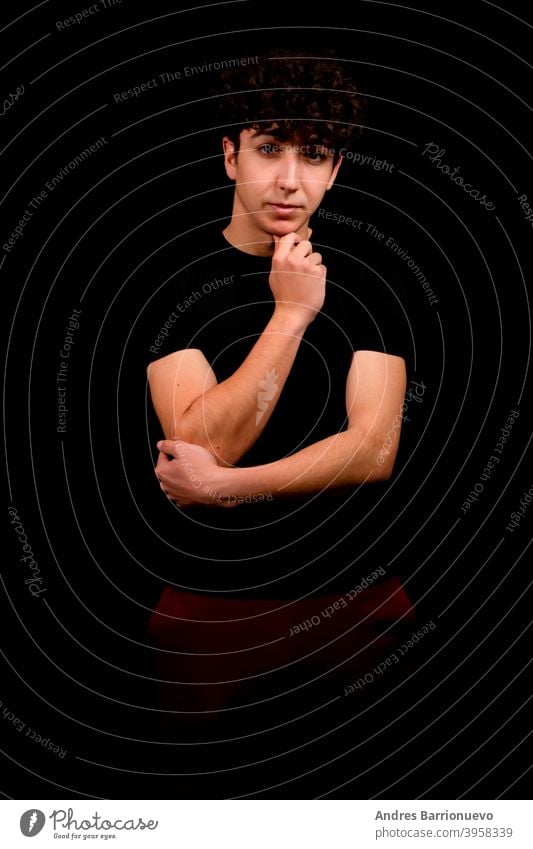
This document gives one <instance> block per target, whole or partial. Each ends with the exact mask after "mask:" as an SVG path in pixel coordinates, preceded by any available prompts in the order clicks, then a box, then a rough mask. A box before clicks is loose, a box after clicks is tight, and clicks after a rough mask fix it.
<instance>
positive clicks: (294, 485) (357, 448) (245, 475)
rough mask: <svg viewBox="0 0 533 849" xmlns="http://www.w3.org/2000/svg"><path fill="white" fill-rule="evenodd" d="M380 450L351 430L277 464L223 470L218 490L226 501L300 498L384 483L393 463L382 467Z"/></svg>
mask: <svg viewBox="0 0 533 849" xmlns="http://www.w3.org/2000/svg"><path fill="white" fill-rule="evenodd" d="M379 450H380V446H379V445H378V444H377V443H376V440H375V438H374V437H373V436H372V434H371V432H366V431H363V430H360V429H358V428H357V427H351V428H350V429H349V430H347V431H344V432H342V433H338V434H335V435H334V436H330V437H328V438H327V439H322V440H320V441H319V442H315V443H314V444H313V445H310V446H308V447H307V448H304V449H302V450H301V451H298V452H297V453H296V454H292V455H291V456H289V457H285V458H284V459H282V460H277V461H276V462H274V463H267V464H265V465H262V466H252V467H248V468H238V469H220V470H219V472H218V473H217V474H216V476H215V477H216V480H215V481H214V488H215V489H216V490H217V492H220V497H221V498H222V499H224V498H231V497H233V496H237V497H244V496H246V495H256V494H259V493H270V494H272V495H275V496H283V495H286V496H297V495H308V494H311V493H315V492H321V491H322V490H327V489H337V488H341V487H347V486H355V485H357V484H360V483H368V482H373V481H374V482H375V481H378V480H384V479H386V478H388V477H389V476H390V474H391V472H392V464H393V459H391V460H390V462H388V463H387V464H386V465H384V464H380V463H379V462H378V456H379Z"/></svg>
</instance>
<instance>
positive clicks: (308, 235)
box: [307, 227, 313, 239]
mask: <svg viewBox="0 0 533 849" xmlns="http://www.w3.org/2000/svg"><path fill="white" fill-rule="evenodd" d="M312 235H313V231H312V230H311V228H310V227H308V228H307V239H310V238H311V236H312Z"/></svg>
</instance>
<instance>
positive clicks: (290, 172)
mask: <svg viewBox="0 0 533 849" xmlns="http://www.w3.org/2000/svg"><path fill="white" fill-rule="evenodd" d="M299 165H300V163H299V157H298V153H297V152H296V151H294V150H291V149H290V148H289V147H288V146H287V148H286V149H285V150H284V152H283V155H282V156H280V158H279V171H278V185H279V187H280V189H282V190H283V191H285V192H294V191H296V189H297V188H298V187H299V185H300V175H299Z"/></svg>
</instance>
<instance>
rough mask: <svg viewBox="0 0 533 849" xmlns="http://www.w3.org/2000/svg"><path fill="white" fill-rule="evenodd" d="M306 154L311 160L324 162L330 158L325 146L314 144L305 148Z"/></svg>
mask: <svg viewBox="0 0 533 849" xmlns="http://www.w3.org/2000/svg"><path fill="white" fill-rule="evenodd" d="M304 156H305V158H306V159H309V160H310V161H311V162H324V161H325V160H326V159H327V158H328V154H327V152H325V151H324V149H323V148H321V147H316V146H314V145H308V146H307V147H306V148H305V149H304Z"/></svg>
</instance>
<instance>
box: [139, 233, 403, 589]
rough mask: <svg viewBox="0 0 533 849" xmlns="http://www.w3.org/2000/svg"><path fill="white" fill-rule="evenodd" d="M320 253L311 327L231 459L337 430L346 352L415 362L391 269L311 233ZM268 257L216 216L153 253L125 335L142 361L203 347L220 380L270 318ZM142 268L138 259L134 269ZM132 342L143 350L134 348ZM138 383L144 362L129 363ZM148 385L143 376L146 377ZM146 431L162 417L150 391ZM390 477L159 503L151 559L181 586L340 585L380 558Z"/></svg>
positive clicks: (282, 451) (300, 444)
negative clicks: (139, 311)
mask: <svg viewBox="0 0 533 849" xmlns="http://www.w3.org/2000/svg"><path fill="white" fill-rule="evenodd" d="M313 246H314V248H315V250H319V251H320V252H321V253H322V254H323V257H324V259H323V261H324V263H325V265H326V266H327V269H328V271H327V283H326V299H325V303H324V306H323V309H322V310H321V312H320V313H319V314H318V315H317V317H316V318H315V320H314V321H313V322H312V323H311V324H310V325H309V327H308V328H307V330H306V332H305V335H304V337H303V340H302V342H301V344H300V347H299V350H298V353H297V355H296V359H295V361H294V365H293V367H292V369H291V372H290V375H289V377H288V379H287V381H286V383H285V386H284V388H283V391H282V393H281V395H280V397H279V400H278V402H277V404H276V408H275V410H274V412H273V413H272V416H271V418H270V420H269V421H268V423H267V425H266V427H265V429H264V430H263V432H262V433H261V435H260V436H259V438H258V440H257V441H256V443H255V444H254V446H253V447H252V448H251V449H250V451H249V452H248V453H247V454H246V455H245V456H244V457H242V458H241V460H240V461H239V464H238V465H246V466H251V465H257V464H261V463H268V462H271V461H274V460H277V459H280V458H282V457H285V456H287V455H290V454H293V453H294V452H297V451H299V450H301V449H302V448H304V447H306V446H308V445H311V444H312V443H314V442H317V441H319V440H321V439H324V438H326V437H328V436H331V435H332V434H334V433H337V432H339V431H342V430H345V429H346V426H347V415H346V406H345V388H346V378H347V375H348V370H349V368H350V365H351V362H352V358H353V353H354V351H357V350H375V351H383V352H386V353H388V354H395V355H398V356H401V357H404V359H405V360H406V363H407V366H408V370H410V369H411V350H412V344H411V342H412V340H411V335H410V327H409V320H408V316H407V314H406V311H405V299H404V297H403V295H402V290H401V289H400V288H399V287H400V282H399V281H398V280H394V279H391V275H390V274H389V273H388V272H387V270H386V269H383V268H382V267H381V268H380V265H379V263H377V264H376V263H372V262H368V261H367V260H365V259H363V258H362V256H361V255H360V254H358V252H357V250H354V248H352V250H351V252H350V253H345V252H342V251H335V250H328V249H327V248H326V247H324V246H323V245H322V244H321V242H320V235H319V234H317V233H316V232H315V234H314V235H313ZM270 270H271V259H270V258H265V257H257V256H253V255H251V254H247V253H244V252H243V251H239V250H237V249H236V248H234V247H232V246H231V245H230V244H229V243H228V242H227V240H226V239H225V238H224V236H223V235H222V227H219V228H217V229H215V230H214V231H211V232H210V233H209V234H207V235H206V234H205V233H204V234H203V236H202V240H201V243H199V242H198V240H197V241H196V242H195V243H194V245H193V244H191V243H190V244H189V245H188V247H187V249H186V250H184V249H183V247H182V248H181V249H180V251H179V252H178V251H176V250H175V248H174V249H173V248H170V249H169V250H168V251H167V252H166V254H165V256H162V255H159V257H158V260H157V262H156V263H155V264H153V265H152V267H151V269H150V272H149V276H150V279H149V280H148V281H146V284H145V285H147V286H149V287H150V291H151V295H150V297H149V298H148V299H147V302H146V305H145V308H144V309H143V315H142V320H141V321H140V322H139V326H138V328H137V333H136V336H135V345H137V346H139V348H138V351H137V354H138V364H139V365H140V361H141V359H143V358H144V365H143V368H145V367H146V365H147V364H148V363H149V362H150V361H153V360H156V359H158V358H160V357H163V356H165V355H167V354H169V353H170V352H172V351H177V350H181V349H183V348H187V347H190V348H199V349H200V350H201V351H202V352H203V353H204V355H205V357H206V358H207V360H208V361H209V363H210V365H211V366H212V368H213V370H214V372H215V375H216V377H217V380H218V382H219V383H220V382H221V381H223V380H225V379H227V378H228V377H230V375H232V374H233V373H234V372H235V370H236V369H237V368H238V367H239V365H240V364H241V363H242V361H243V360H244V359H245V357H246V356H247V355H248V353H249V352H250V350H251V348H252V347H253V345H254V344H255V342H256V340H257V339H258V337H259V336H260V334H261V333H262V331H263V330H264V328H265V326H266V325H267V323H268V321H269V320H270V318H271V316H272V313H273V309H274V298H273V295H272V293H271V290H270V287H269V274H270ZM143 276H144V278H145V280H146V277H147V276H148V272H147V270H145V271H144V272H143ZM141 352H142V353H141ZM139 372H140V373H139V374H138V380H139V386H140V385H141V382H142V381H143V380H144V378H145V375H144V373H143V372H141V370H140V369H139ZM143 388H144V386H143ZM147 414H148V433H149V440H151V441H153V442H155V441H156V440H157V439H158V438H160V437H161V431H160V428H159V426H158V424H157V420H156V419H155V417H154V414H153V411H151V409H150V402H149V399H148V404H147ZM388 485H389V482H388V481H387V482H385V483H377V484H367V485H361V486H356V487H354V489H353V490H350V491H346V490H344V491H342V492H340V491H337V492H332V491H328V492H323V493H317V494H314V495H310V496H307V497H304V498H302V497H298V498H283V499H275V498H272V500H270V499H269V497H268V495H265V498H264V500H261V499H260V498H256V499H255V500H253V501H251V502H249V503H244V504H240V505H239V506H238V507H236V508H234V509H232V510H224V509H220V508H216V507H204V506H202V507H190V508H187V509H185V510H179V509H174V508H173V507H172V506H171V505H170V504H169V503H168V502H165V501H161V498H160V496H161V494H160V492H159V490H158V488H157V483H156V482H154V488H153V492H152V493H151V496H152V498H153V499H154V501H155V502H157V504H158V509H159V510H160V511H163V512H164V515H165V521H164V524H163V525H162V526H161V527H160V529H159V531H158V533H159V534H163V536H164V540H165V546H166V549H167V550H166V555H167V556H165V557H164V558H163V559H162V561H161V562H160V563H159V564H158V565H157V567H156V566H155V564H154V565H153V566H152V571H153V570H154V569H155V571H156V572H157V573H158V574H159V576H160V577H161V578H162V579H163V580H165V581H167V582H168V583H171V584H172V585H173V586H175V587H177V588H181V589H188V590H191V591H195V592H207V593H232V594H239V595H247V596H256V597H258V596H263V597H273V598H274V597H289V596H299V595H302V594H307V593H316V594H323V593H326V592H331V591H333V590H334V589H337V588H339V589H340V588H342V589H346V588H348V587H351V586H353V585H354V584H356V583H357V579H358V577H361V576H367V575H369V574H370V573H372V571H373V570H375V569H376V568H377V567H378V566H380V565H382V564H383V560H384V558H386V557H387V553H386V552H384V551H382V550H381V549H380V545H381V543H380V542H379V539H380V538H382V537H383V533H382V532H383V530H384V528H383V522H384V521H386V516H387V515H389V514H390V509H391V504H390V499H389V501H388V504H387V507H386V509H385V508H380V504H381V503H382V502H383V501H386V500H387V499H386V498H385V495H386V494H387V490H388Z"/></svg>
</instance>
